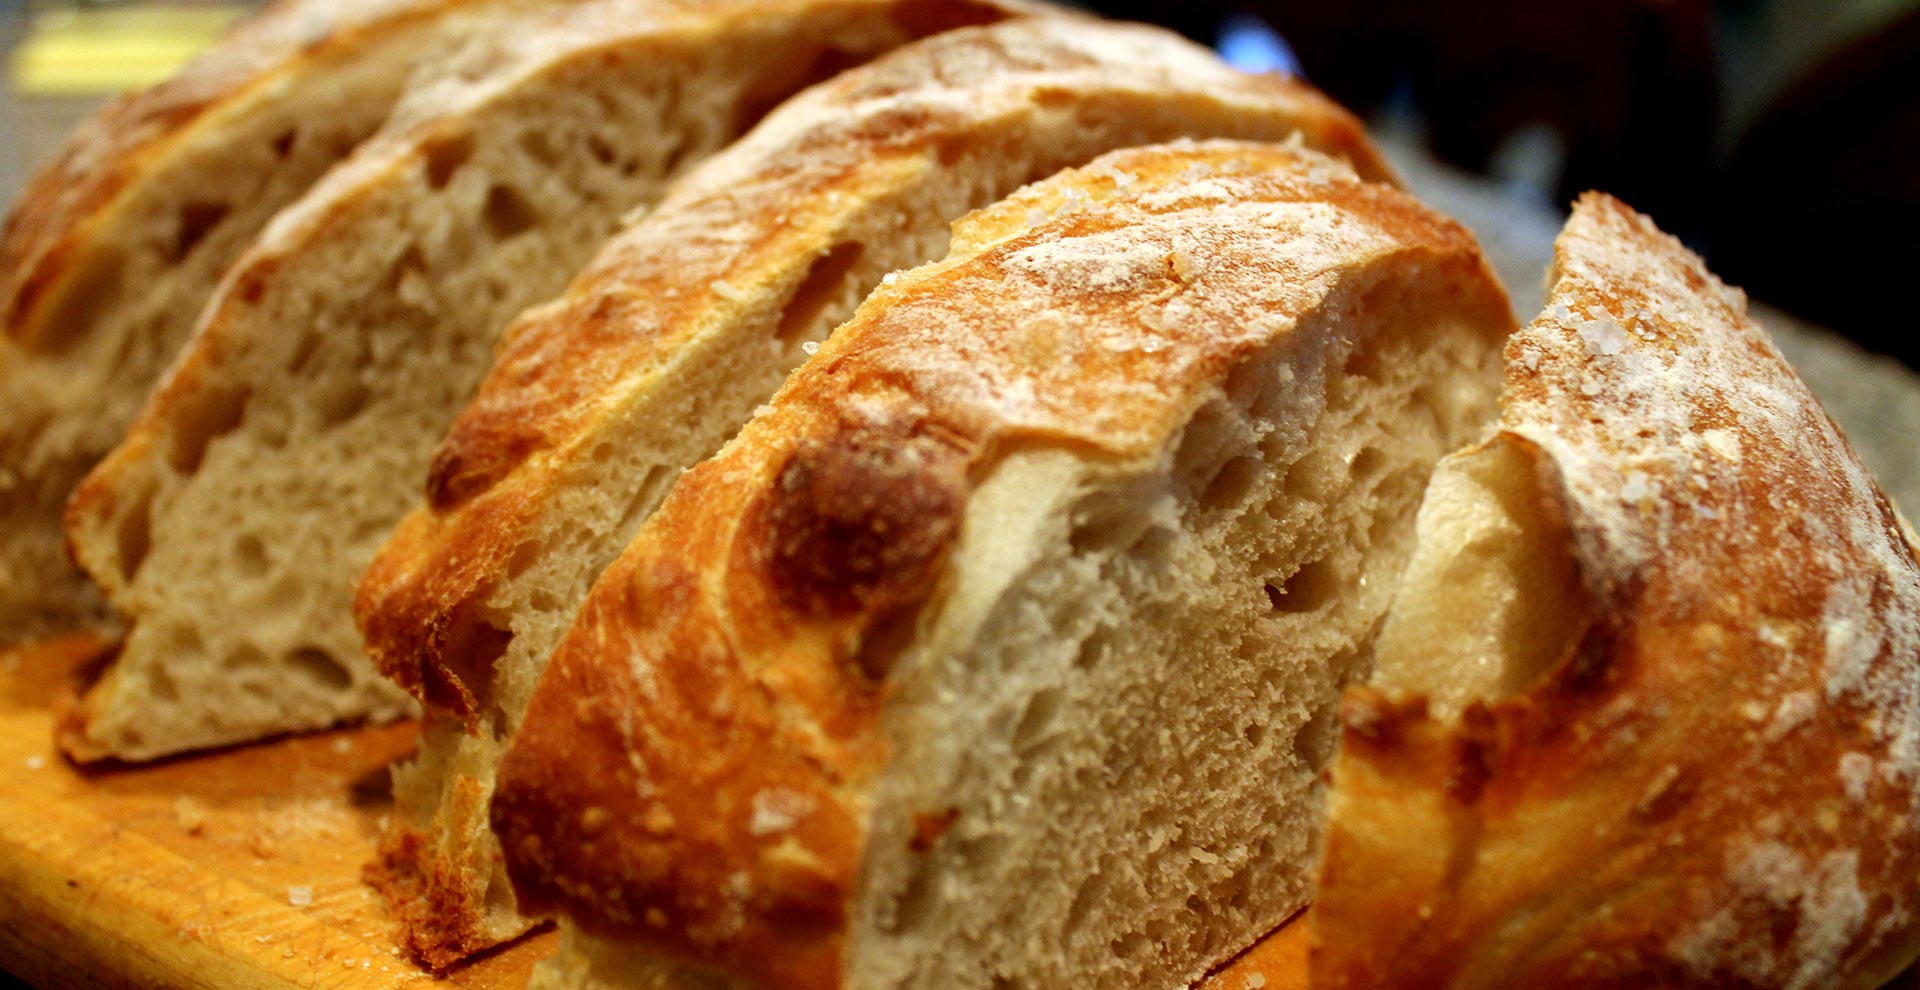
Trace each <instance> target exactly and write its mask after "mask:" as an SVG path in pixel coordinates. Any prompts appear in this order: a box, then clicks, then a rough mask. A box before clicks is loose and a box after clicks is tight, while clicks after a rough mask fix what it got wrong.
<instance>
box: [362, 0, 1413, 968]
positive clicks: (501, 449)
mask: <svg viewBox="0 0 1920 990" xmlns="http://www.w3.org/2000/svg"><path fill="white" fill-rule="evenodd" d="M1290 135H1298V136H1299V139H1300V140H1301V142H1302V143H1303V144H1305V145H1307V146H1312V147H1318V148H1323V149H1327V150H1331V151H1334V152H1336V153H1347V152H1351V153H1353V154H1355V156H1356V157H1357V158H1358V166H1359V167H1360V168H1361V169H1363V170H1364V171H1365V172H1366V173H1367V174H1370V175H1374V176H1379V175H1383V174H1384V173H1385V170H1384V167H1383V166H1381V165H1379V163H1378V159H1377V156H1375V155H1374V154H1373V153H1372V152H1371V150H1370V149H1368V148H1367V145H1366V138H1365V136H1364V133H1363V131H1362V129H1361V127H1360V125H1359V124H1358V122H1357V121H1355V120H1353V118H1352V117H1350V116H1349V115H1348V114H1346V113H1345V112H1344V111H1342V110H1340V109H1339V108H1338V107H1336V106H1334V105H1333V104H1332V103H1330V102H1329V101H1327V100H1326V99H1325V98H1323V97H1321V96H1319V95H1318V94H1317V93H1314V92H1313V91H1312V90H1310V89H1308V88H1307V87H1305V86H1302V85H1301V84H1299V83H1297V82H1293V81H1290V80H1283V79H1278V78H1268V77H1255V76H1248V75H1244V74H1240V73H1237V72H1235V71H1233V70H1232V69H1230V68H1229V67H1228V66H1226V65H1225V64H1224V63H1222V62H1220V61H1218V60H1217V59H1216V58H1215V57H1214V56H1213V55H1212V54H1211V53H1209V52H1206V51H1205V50H1204V49H1201V48H1199V47H1198V46H1194V45H1192V44H1191V43H1189V42H1186V41H1184V40H1181V39H1179V38H1178V37H1176V36H1174V35H1171V34H1169V33H1167V32H1163V31H1160V30H1158V29H1151V28H1146V27H1141V26H1129V25H1110V24H1101V23H1098V22H1092V21H1083V20H1078V19H1068V18H1045V19H1039V18H1036V19H1027V20H1022V21H1016V22H1010V23H1006V24H1000V25H995V26H991V27H983V28H973V29H963V30H959V31H954V32H950V33H947V34H943V35H941V36H939V37H936V38H932V39H928V40H926V41H922V42H919V43H917V44H915V45H912V46H909V47H907V48H905V49H902V50H901V51H898V52H895V53H892V54H890V55H888V56H886V57H885V58H882V59H880V60H878V61H876V62H874V63H873V64H871V65H868V66H864V67H860V68H857V69H853V70H849V71H848V72H847V73H844V74H843V75H841V76H840V77H838V78H836V79H834V80H833V81H830V82H828V83H824V84H822V85H820V86H818V87H815V88H814V89H813V90H810V91H809V92H807V93H806V94H803V95H801V96H799V97H797V98H795V99H794V100H793V101H791V102H790V103H788V104H787V105H785V106H783V107H782V108H781V109H779V110H777V111H776V112H775V113H774V114H772V115H771V116H770V117H769V118H768V119H767V120H766V121H764V122H763V123H762V124H761V125H760V126H759V127H758V128H756V129H755V131H754V132H752V133H751V134H750V135H749V136H748V137H746V138H745V139H743V140H742V141H741V142H739V143H738V144H737V145H736V146H734V147H733V148H731V149H729V150H728V151H727V152H725V153H723V154H721V155H719V156H716V157H715V158H714V159H712V160H710V161H709V162H707V163H705V164H704V165H702V166H701V167H700V168H698V169H696V170H695V171H694V172H693V173H691V174H690V175H688V176H687V177H686V178H685V179H684V180H682V181H681V182H680V183H679V184H678V185H677V187H676V189H675V190H674V191H673V192H672V193H671V194H670V195H669V196H668V197H667V199H666V200H665V201H664V202H662V204H661V205H660V206H659V207H658V208H657V209H655V210H654V211H652V212H651V213H649V214H648V215H647V216H646V217H645V218H644V219H643V220H642V221H641V222H639V223H637V224H636V225H635V226H634V227H632V228H630V229H629V230H628V231H627V232H625V233H623V234H622V235H621V236H619V237H617V238H615V240H614V241H613V242H611V243H610V244H609V245H608V246H607V247H606V248H605V249H604V250H603V251H602V252H601V254H600V256H599V258H598V259H597V260H596V261H595V262H594V263H593V264H592V265H590V266H589V267H588V268H587V269H586V270H585V272H584V273H583V274H582V275H581V276H580V277H579V278H577V279H576V280H575V282H574V284H573V286H572V287H571V288H570V289H569V291H568V293H567V294H566V295H565V296H564V297H562V298H561V299H560V300H558V301H556V302H554V303H551V304H547V305H543V306H540V307H537V308H535V309H533V310H531V311H529V312H528V313H527V314H526V315H524V316H523V317H521V318H520V319H519V320H518V321H516V323H515V324H514V325H513V326H512V327H511V328H510V329H509V330H508V332H507V334H506V343H505V344H504V345H503V349H502V355H501V357H500V359H499V360H498V362H497V363H496V365H495V367H494V369H493V371H492V372H491V373H490V374H489V377H488V379H487V381H486V382H484V383H483V384H482V387H481V390H480V392H479V394H478V396H477V397H476V399H475V400H474V401H473V402H472V403H471V404H469V406H468V407H467V409H466V410H465V411H463V413H462V414H461V416H460V417H459V419H457V420H456V422H455V424H454V426H453V428H452V431H451V433H450V435H449V438H448V439H447V440H446V441H445V442H443V444H442V445H441V447H440V449H439V451H438V452H437V453H436V455H435V458H434V466H433V470H432V482H431V485H430V489H429V504H428V505H427V506H426V507H424V508H421V509H417V510H415V511H414V512H413V513H412V515H411V516H410V517H409V518H408V519H407V520H406V521H404V522H403V523H402V524H401V526H400V528H399V529H398V531H397V532H396V534H395V536H394V537H393V539H392V540H390V541H389V543H388V544H387V546H386V547H385V548H384V549H383V550H382V552H381V553H380V555H379V556H377V557H376V559H375V561H374V563H373V565H372V566H371V567H370V568H369V570H368V573H367V575H366V577H365V578H363V580H362V582H361V585H360V590H359V597H358V601H357V613H358V616H359V619H360V622H361V626H362V628H363V629H364V630H365V631H366V633H367V641H368V647H369V650H370V651H371V652H372V654H373V655H374V657H375V660H376V662H377V663H378V664H379V665H380V666H381V667H382V669H384V670H385V671H387V672H388V673H389V674H391V675H393V676H394V677H395V679H396V680H398V681H399V682H400V683H402V684H405V685H408V686H409V687H410V689H411V690H412V691H413V692H414V694H415V696H416V697H418V698H419V699H420V700H421V701H422V702H423V703H424V705H425V706H426V708H427V713H428V730H427V733H426V736H425V738H424V740H423V742H422V745H421V751H420V755H419V756H418V757H417V759H416V760H415V761H414V762H413V763H412V764H409V765H407V766H405V767H402V768H400V769H399V770H398V771H397V774H396V778H395V780H396V798H397V808H396V815H395V818H394V820H393V826H392V828H391V829H390V830H389V831H388V833H387V835H386V837H385V839H384V841H383V846H384V849H385V852H384V854H383V857H382V864H381V866H380V867H379V868H378V870H377V872H376V874H375V875H376V877H377V882H378V884H379V885H380V886H381V887H382V888H383V889H384V890H386V891H387V892H388V894H389V897H390V899H392V900H393V901H395V902H396V903H397V904H399V905H401V906H402V914H403V916H404V917H405V918H406V919H407V920H408V929H409V932H410V939H411V942H412V945H413V947H414V949H415V950H416V951H417V952H418V953H419V954H420V955H421V956H423V957H424V958H426V959H428V960H429V961H433V962H435V963H436V964H438V963H443V962H445V961H448V960H449V959H450V957H452V956H453V955H454V954H455V953H458V952H462V951H470V950H471V949H472V948H475V947H477V946H476V944H475V943H476V939H475V937H473V936H470V935H466V934H459V933H463V932H465V931H466V930H467V929H468V928H469V927H477V928H478V929H479V930H482V931H485V930H495V931H497V930H501V929H503V928H505V929H510V928H511V927H512V926H513V925H514V924H517V923H519V922H518V919H517V917H516V916H515V915H514V913H513V905H512V899H511V892H510V889H509V887H508V885H507V883H506V878H505V874H504V868H503V865H502V861H501V859H500V853H499V849H498V845H497V843H496V842H495V841H494V840H493V838H492V835H491V832H490V830H489V829H488V828H487V823H486V818H485V814H486V813H485V805H486V798H488V797H490V796H491V793H492V788H493V780H494V776H493V775H494V768H495V766H496V765H497V762H498V760H499V758H500V756H501V755H502V754H504V752H505V749H506V746H507V743H508V741H509V740H510V739H511V736H512V733H513V731H514V729H515V728H516V727H517V725H518V722H519V720H520V718H521V715H522V713H523V712H524V709H525V705H526V698H527V696H528V695H529V693H530V692H531V691H532V687H533V684H534V682H535V680H536V679H537V677H538V675H539V672H540V670H541V669H542V667H543V666H544V664H545V662H546V660H547V657H548V655H549V654H550V652H551V650H552V649H553V646H554V645H555V643H556V642H557V641H558V640H559V638H560V636H561V634H562V633H563V632H564V631H565V628H566V625H567V623H568V622H569V621H570V620H571V619H572V617H573V615H574V613H575V611H576V610H577V609H578V607H579V604H580V602H581V601H582V600H583V599H584V598H585V596H586V593H587V589H588V587H589V586H590V585H591V583H592V581H593V579H594V578H595V577H597V576H598V575H599V573H600V571H601V570H602V569H603V568H604V567H605V566H606V565H607V564H608V563H609V562H610V561H611V560H612V559H613V557H614V556H615V555H616V554H617V553H618V552H619V550H620V549H621V548H622V547H624V546H625V545H626V543H627V542H628V540H629V539H630V538H631V537H632V534H633V531H634V530H635V528H637V527H638V526H639V525H640V523H641V522H642V521H643V520H644V519H645V518H646V517H647V516H648V515H649V514H650V513H651V512H652V511H653V509H654V507H655V505H656V504H657V503H658V501H659V499H660V498H661V497H662V496H663V495H664V493H665V491H666V489H667V487H668V486H669V485H670V484H671V483H672V481H673V480H674V479H675V478H677V477H678V476H679V474H680V472H681V471H683V470H685V469H686V468H688V467H690V466H692V465H693V464H695V463H697V462H699V461H700V460H703V459H705V458H706V457H707V456H709V455H710V454H712V453H713V451H714V450H716V449H718V448H719V446H720V445H721V444H722V443H723V442H724V441H725V440H726V439H727V438H728V437H730V436H732V435H733V434H734V433H735V432H736V431H737V430H738V429H739V427H740V425H741V424H742V423H744V422H745V421H746V420H747V419H748V418H750V417H751V416H752V414H753V412H754V410H755V409H756V407H758V406H759V405H761V404H762V403H764V402H765V401H766V400H767V398H768V397H769V396H770V395H771V394H772V393H773V391H774V390H775V388H777V387H778V385H779V383H780V382H781V381H782V380H783V379H784V378H785V376H786V375H787V373H788V372H789V371H791V370H792V369H793V368H794V367H795V366H797V365H798V364H800V363H801V362H802V361H804V360H805V358H806V356H807V353H808V351H809V350H810V349H812V348H816V347H818V346H819V343H820V341H821V340H822V339H823V338H825V337H826V335H827V332H828V331H829V330H830V329H831V328H833V327H834V326H836V325H838V324H839V323H840V322H842V321H843V320H844V319H845V318H846V317H847V316H849V315H851V313H852V311H853V308H854V307H855V305H856V304H857V303H858V301H859V300H860V299H861V298H863V297H864V296H865V295H866V294H867V293H868V291H869V290H871V289H872V288H873V287H875V286H876V285H877V284H879V282H880V281H881V279H882V277H883V276H885V275H887V274H888V273H889V272H893V271H895V270H898V269H903V268H910V267H913V266H915V265H919V264H922V263H924V262H927V261H929V260H932V259H934V258H936V257H938V256H939V255H940V254H942V253H943V252H944V251H945V247H946V241H947V234H948V225H949V223H950V221H952V220H953V219H955V218H957V217H958V216H960V215H961V214H963V213H965V212H966V211H968V210H970V209H973V208H976V207H979V206H984V205H986V204H988V203H991V202H993V201H994V200H996V199H999V198H1000V197H1001V196H1003V195H1005V194H1007V193H1009V192H1011V191H1012V190H1014V189H1015V188H1017V187H1018V186H1019V185H1021V184H1022V183H1024V182H1027V181H1031V180H1034V179H1038V178H1041V177H1044V176H1047V175H1051V174H1053V173H1054V172H1056V171H1058V170H1060V169H1061V168H1064V167H1068V166H1073V165H1080V164H1084V163H1085V162H1086V161H1088V160H1089V159H1091V158H1093V157H1094V156H1096V155H1098V154H1100V153H1102V152H1105V151H1107V150H1110V149H1112V148H1116V147H1126V146H1130V145H1138V144H1150V143H1156V142H1159V141H1164V140H1171V139H1173V138H1176V137H1181V136H1235V137H1251V138H1265V139H1272V140H1279V139H1283V138H1287V137H1288V136H1290ZM476 796H478V799H477V800H476ZM482 918H485V919H496V918H497V919H501V920H499V921H498V922H497V923H496V922H495V921H493V920H486V921H479V922H477V923H476V924H475V925H474V926H468V925H466V924H465V923H463V922H462V921H461V920H460V919H482Z"/></svg>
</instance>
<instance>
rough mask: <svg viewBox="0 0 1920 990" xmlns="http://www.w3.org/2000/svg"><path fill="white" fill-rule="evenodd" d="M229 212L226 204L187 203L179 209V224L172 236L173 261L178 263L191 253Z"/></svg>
mask: <svg viewBox="0 0 1920 990" xmlns="http://www.w3.org/2000/svg"><path fill="white" fill-rule="evenodd" d="M229 211H230V207H229V206H228V205H227V204H226V203H188V204H186V205H185V206H182V207H180V224H179V226H178V227H177V228H176V229H175V231H174V235H173V260H175V261H179V260H180V259H182V258H185V257H186V256H187V255H188V254H190V253H192V251H193V249H194V247H195V246H196V245H198V244H199V243H200V242H201V241H203V240H205V239H206V237H207V234H208V233H209V232H211V231H212V230H213V228H214V227H216V226H218V225H219V223H220V221H222V220H225V219H226V218H227V213H228V212H229Z"/></svg>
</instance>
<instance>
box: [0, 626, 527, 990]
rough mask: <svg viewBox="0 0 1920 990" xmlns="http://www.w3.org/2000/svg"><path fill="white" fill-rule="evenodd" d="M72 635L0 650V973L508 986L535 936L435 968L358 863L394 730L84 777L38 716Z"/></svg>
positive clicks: (132, 979) (76, 989) (522, 969)
mask: <svg viewBox="0 0 1920 990" xmlns="http://www.w3.org/2000/svg"><path fill="white" fill-rule="evenodd" d="M94 649H95V644H93V643H92V642H89V641H84V640H68V641H63V642H58V643H50V644H43V645H41V646H37V647H33V648H28V649H24V650H16V651H13V652H9V653H0V969H4V970H6V971H8V972H11V973H12V974H14V975H15V976H18V977H20V978H21V979H23V980H26V981H27V982H29V983H31V984H33V985H34V986H37V987H41V988H43V990H67V988H73V990H83V988H84V990H97V988H102V987H114V988H119V987H127V988H133V987H141V988H146V987H152V988H175V987H179V988H187V987H195V988H199V987H218V988H221V990H255V988H261V990H265V988H276V990H277V988H291V987H302V988H314V990H323V988H324V990H331V988H338V990H373V988H382V990H384V988H389V987H392V988H421V990H425V988H431V987H463V988H471V990H506V988H518V987H522V986H524V985H525V984H526V978H527V972H528V970H529V969H530V968H531V967H532V966H533V964H534V962H535V961H537V960H538V959H539V958H540V957H542V956H543V955H545V954H546V953H547V952H548V951H549V950H550V948H551V946H552V941H553V935H552V933H550V932H547V933H541V934H539V935H536V936H534V937H533V938H530V939H526V940H523V941H521V942H519V943H516V944H514V945H512V946H508V947H507V948H505V949H503V950H500V951H498V952H495V953H491V954H489V955H487V956H485V957H483V958H481V959H479V960H477V961H475V962H473V963H471V964H469V965H467V966H465V967H463V968H461V969H458V970H455V971H454V972H452V973H450V974H448V975H447V977H446V978H445V979H442V980H435V979H432V978H430V977H429V976H427V975H426V974H424V973H422V972H421V971H420V969H419V968H418V967H417V966H415V965H414V963H413V962H412V961H411V960H409V959H407V958H405V957H404V956H403V955H402V954H401V952H400V950H399V949H398V948H397V947H396V944H395V939H394V934H395V932H394V927H393V923H392V922H391V921H390V920H388V918H387V916H386V914H385V912H384V909H383V907H382V905H381V903H380V901H379V900H378V898H377V897H376V896H375V895H374V894H373V892H372V891H371V890H369V889H368V888H367V886H366V885H365V884H364V883H362V882H361V879H360V867H361V864H363V863H365V862H366V861H367V860H368V858H369V857H370V856H371V854H372V852H373V848H374V841H375V834H376V831H377V827H378V822H379V818H380V816H381V815H382V814H384V813H385V811H386V810H387V805H388V800H389V799H388V796H387V786H386V767H387V765H388V764H389V763H391V762H393V760H394V759H395V758H397V757H399V756H402V755H404V754H405V753H407V752H408V751H409V750H410V749H411V748H412V746H413V737H414V729H413V727H412V726H411V725H398V726H384V727H377V728H365V729H357V730H350V731H341V732H330V733H323V734H320V735H315V736H306V737H300V738H294V739H283V740H280V741H277V742H271V743H267V744H265V745H260V746H246V747H239V748H235V749H231V750H226V751H223V752H218V753H210V754H205V755H201V756H194V757H190V758H185V759H177V760H169V761H166V762H163V763H158V764H154V765H151V766H142V767H122V768H114V769H105V770H96V771H81V770H79V769H77V768H75V767H74V766H73V765H72V764H70V763H68V762H67V761H66V760H65V759H64V758H62V757H61V756H60V755H59V753H58V752H57V751H56V750H55V749H54V747H53V743H52V740H53V719H54V713H55V710H56V708H57V705H58V702H59V699H60V697H61V695H62V693H63V692H64V691H65V690H66V689H67V685H69V684H70V683H72V675H73V671H74V670H75V669H76V668H77V667H78V666H79V665H80V664H81V663H82V662H84V661H85V660H86V659H87V658H88V657H89V655H90V654H91V653H92V652H93V651H94Z"/></svg>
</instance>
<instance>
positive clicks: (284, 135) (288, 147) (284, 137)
mask: <svg viewBox="0 0 1920 990" xmlns="http://www.w3.org/2000/svg"><path fill="white" fill-rule="evenodd" d="M299 136H300V129H299V128H297V127H289V128H287V129H286V130H284V131H281V132H280V133H279V134H277V135H275V136H274V139H273V141H272V145H273V156H274V157H275V158H285V157H287V156H288V155H290V154H292V153H293V142H294V140H295V139H297V138H299Z"/></svg>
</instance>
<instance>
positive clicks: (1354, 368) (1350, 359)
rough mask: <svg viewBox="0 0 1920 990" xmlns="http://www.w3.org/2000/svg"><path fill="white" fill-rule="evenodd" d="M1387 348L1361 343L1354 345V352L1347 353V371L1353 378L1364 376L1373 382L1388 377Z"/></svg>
mask: <svg viewBox="0 0 1920 990" xmlns="http://www.w3.org/2000/svg"><path fill="white" fill-rule="evenodd" d="M1385 353H1386V348H1384V347H1373V346H1369V343H1361V344H1357V345H1355V346H1354V349H1353V353H1352V354H1349V355H1347V366H1346V369H1345V370H1346V373H1347V375H1348V377H1351V378H1364V379H1366V380H1368V381H1372V382H1380V381H1385V380H1386V379H1387V373H1386V372H1387V369H1386V362H1385V360H1384V355H1385Z"/></svg>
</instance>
